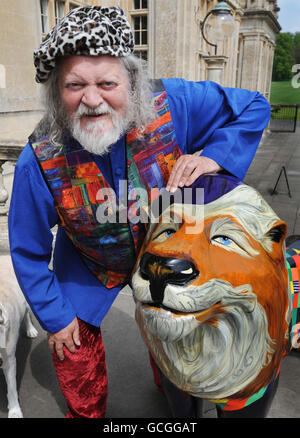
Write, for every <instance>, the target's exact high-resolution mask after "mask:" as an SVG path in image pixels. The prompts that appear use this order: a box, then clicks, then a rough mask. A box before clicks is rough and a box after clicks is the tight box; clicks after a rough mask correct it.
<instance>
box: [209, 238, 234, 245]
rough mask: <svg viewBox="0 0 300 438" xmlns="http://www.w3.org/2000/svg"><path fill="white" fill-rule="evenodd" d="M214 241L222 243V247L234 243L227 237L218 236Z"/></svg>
mask: <svg viewBox="0 0 300 438" xmlns="http://www.w3.org/2000/svg"><path fill="white" fill-rule="evenodd" d="M213 240H215V241H216V242H218V243H220V244H221V245H231V244H232V243H233V241H232V240H231V239H229V237H226V236H217V237H214V238H213Z"/></svg>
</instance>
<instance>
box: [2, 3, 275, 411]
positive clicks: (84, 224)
mask: <svg viewBox="0 0 300 438" xmlns="http://www.w3.org/2000/svg"><path fill="white" fill-rule="evenodd" d="M133 50H134V41H133V35H132V32H131V29H130V26H129V23H128V21H127V19H126V17H125V16H124V13H123V11H122V10H120V9H119V8H117V7H111V8H108V7H107V8H106V7H100V6H94V7H80V8H76V9H73V10H72V11H71V12H70V13H69V14H68V15H67V16H66V17H64V18H63V19H62V20H61V21H60V22H59V23H58V24H57V25H56V26H55V28H54V29H52V31H51V32H50V33H49V34H48V35H47V36H46V38H45V39H44V41H43V42H42V44H41V46H40V47H39V48H38V49H37V50H36V51H35V53H34V62H35V67H36V80H37V82H39V83H41V84H42V89H43V95H44V104H45V116H44V117H43V119H42V120H41V122H40V123H39V125H38V126H37V127H36V129H35V131H34V133H33V134H32V135H31V136H30V137H29V142H28V144H27V145H26V147H25V148H24V151H23V152H22V154H21V156H20V158H19V161H18V164H17V166H16V169H15V180H14V187H13V193H12V199H11V208H10V214H9V233H10V248H11V255H12V260H13V263H14V268H15V272H16V275H17V278H18V281H19V283H20V286H21V288H22V291H23V293H24V295H25V297H26V299H27V301H28V302H29V304H30V306H31V309H32V310H33V312H34V314H35V315H36V317H37V319H38V320H39V322H40V324H41V326H42V327H43V328H44V329H45V330H46V331H47V333H48V343H49V347H50V350H51V352H52V356H53V361H54V365H55V368H56V372H57V376H58V380H59V383H60V386H61V389H62V392H63V394H64V396H65V399H66V402H67V406H68V414H67V417H88V418H99V417H104V416H105V406H106V398H107V377H106V365H105V352H104V347H103V344H102V338H101V331H100V325H101V321H102V320H103V318H104V316H105V315H106V314H107V312H108V310H109V308H110V307H111V305H112V303H113V301H114V299H115V298H116V296H117V294H118V292H119V291H120V290H121V288H123V287H124V286H125V285H126V284H128V281H129V279H130V274H131V271H132V268H133V266H134V264H135V261H136V257H137V254H138V252H139V249H140V247H141V244H142V241H143V238H144V236H145V224H144V223H143V221H142V220H138V221H136V220H134V219H136V218H137V217H138V215H135V214H134V213H133V212H134V211H136V210H137V209H133V207H134V205H133V204H134V202H133V201H134V196H133V195H134V194H135V190H141V189H144V190H145V191H146V193H147V194H148V195H149V196H152V194H153V190H154V191H155V190H157V189H159V190H160V189H162V188H163V187H166V188H167V190H169V191H170V192H174V191H176V189H177V188H178V187H183V186H189V185H190V184H192V183H193V181H195V179H196V178H197V177H199V176H200V175H202V174H206V173H215V172H226V173H231V174H233V175H235V176H237V177H238V178H241V179H242V178H243V177H244V175H245V173H246V171H247V169H248V167H249V166H250V164H251V161H252V159H253V156H254V154H255V151H256V149H257V146H258V144H259V141H260V139H261V136H262V133H263V130H264V128H265V127H266V125H267V123H268V120H269V116H270V108H269V105H268V103H267V102H266V100H265V99H264V98H263V97H262V96H261V95H260V94H259V93H257V92H250V91H247V90H239V89H229V88H223V87H220V86H219V85H217V84H214V83H211V82H199V83H194V82H187V81H185V80H183V79H168V80H165V79H164V80H155V81H149V80H148V78H147V74H146V69H145V67H144V65H143V63H142V62H141V61H140V60H139V59H138V58H137V57H135V56H134V55H133ZM199 151H201V155H200V154H199ZM195 153H196V155H195ZM120 182H123V183H124V182H125V183H126V185H124V184H120ZM124 187H126V190H124ZM124 192H125V193H124ZM151 199H152V198H151ZM124 205H125V212H126V220H125V221H124V216H122V212H124ZM127 208H128V217H127V210H126V209H127ZM99 212H102V213H103V212H104V213H103V214H102V213H101V214H100V213H99ZM111 213H114V214H111ZM121 216H122V218H123V219H122V220H121ZM99 218H102V219H104V220H99ZM112 218H115V219H116V220H112ZM105 219H106V220H105ZM56 225H58V230H57V236H56V242H55V249H54V254H53V270H49V268H48V266H49V262H50V259H51V255H52V233H51V229H52V228H53V227H55V226H56ZM24 230H26V232H25V233H24ZM74 382H75V383H74Z"/></svg>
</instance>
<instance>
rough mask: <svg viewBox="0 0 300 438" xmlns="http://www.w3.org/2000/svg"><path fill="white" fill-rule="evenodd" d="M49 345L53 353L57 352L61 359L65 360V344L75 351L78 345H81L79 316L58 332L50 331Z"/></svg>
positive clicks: (72, 351)
mask: <svg viewBox="0 0 300 438" xmlns="http://www.w3.org/2000/svg"><path fill="white" fill-rule="evenodd" d="M48 345H49V348H50V351H51V353H54V352H56V354H57V356H58V358H59V359H60V360H64V352H63V346H64V345H65V346H66V347H67V348H68V350H69V351H70V352H71V353H75V349H76V346H77V347H79V346H80V339H79V325H78V321H77V318H74V319H73V321H72V322H71V323H70V324H69V325H67V327H65V328H64V329H62V330H60V331H59V332H57V333H53V334H51V333H48Z"/></svg>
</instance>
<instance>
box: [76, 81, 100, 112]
mask: <svg viewBox="0 0 300 438" xmlns="http://www.w3.org/2000/svg"><path fill="white" fill-rule="evenodd" d="M81 102H82V103H83V104H84V105H86V106H88V107H89V108H97V107H98V106H99V105H101V104H102V103H103V102H104V99H103V97H102V93H101V90H99V89H98V88H97V87H94V86H92V87H86V88H85V89H84V92H83V96H82V99H81Z"/></svg>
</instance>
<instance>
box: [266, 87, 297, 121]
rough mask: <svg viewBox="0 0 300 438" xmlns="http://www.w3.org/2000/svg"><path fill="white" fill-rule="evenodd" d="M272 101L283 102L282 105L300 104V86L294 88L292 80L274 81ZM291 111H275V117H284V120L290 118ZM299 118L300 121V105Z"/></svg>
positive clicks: (274, 102) (272, 102)
mask: <svg viewBox="0 0 300 438" xmlns="http://www.w3.org/2000/svg"><path fill="white" fill-rule="evenodd" d="M270 103H271V104H278V103H281V104H282V105H300V88H293V87H292V83H291V81H282V82H272V87H271V98H270ZM289 111H291V110H285V109H280V110H279V111H276V112H275V114H274V116H275V118H281V117H282V119H283V120H284V119H285V120H288V119H290V116H289V115H288V114H289ZM272 113H273V111H272ZM291 114H293V113H291ZM272 118H273V117H272ZM292 118H293V116H292ZM297 120H298V121H300V107H299V109H298V117H297Z"/></svg>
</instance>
